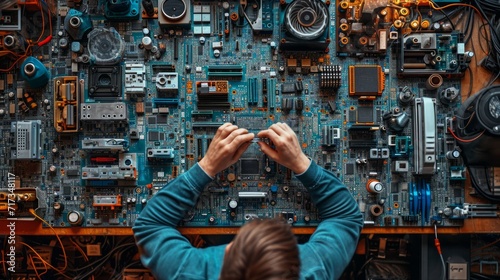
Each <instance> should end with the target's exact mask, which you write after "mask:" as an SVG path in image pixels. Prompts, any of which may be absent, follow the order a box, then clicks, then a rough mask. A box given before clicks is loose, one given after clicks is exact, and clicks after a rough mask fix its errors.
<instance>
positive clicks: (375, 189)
mask: <svg viewBox="0 0 500 280" xmlns="http://www.w3.org/2000/svg"><path fill="white" fill-rule="evenodd" d="M366 190H367V191H368V192H370V193H374V194H377V193H381V192H382V190H384V186H383V185H382V183H380V181H379V180H377V179H370V180H368V181H367V182H366Z"/></svg>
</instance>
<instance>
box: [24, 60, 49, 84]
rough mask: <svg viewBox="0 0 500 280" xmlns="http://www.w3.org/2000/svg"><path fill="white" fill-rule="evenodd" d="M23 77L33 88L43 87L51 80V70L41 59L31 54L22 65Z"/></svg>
mask: <svg viewBox="0 0 500 280" xmlns="http://www.w3.org/2000/svg"><path fill="white" fill-rule="evenodd" d="M21 77H23V79H24V80H25V81H26V82H27V83H28V85H29V86H30V87H31V88H41V87H44V86H46V85H47V83H48V82H49V78H50V76H49V71H48V70H47V68H45V66H43V63H42V62H40V60H38V59H36V58H34V57H32V56H30V57H28V58H26V59H25V60H24V62H23V64H22V65H21Z"/></svg>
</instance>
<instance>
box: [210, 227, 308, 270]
mask: <svg viewBox="0 0 500 280" xmlns="http://www.w3.org/2000/svg"><path fill="white" fill-rule="evenodd" d="M299 272H300V258H299V248H298V246H297V240H296V238H295V236H294V234H293V233H292V231H291V229H290V225H288V224H287V223H285V222H284V221H281V220H276V219H263V220H254V221H252V222H250V223H248V224H246V225H244V226H243V227H242V228H241V229H240V232H239V233H238V234H237V235H236V237H235V239H234V240H233V242H232V243H231V244H229V245H228V247H227V249H226V254H225V256H224V263H223V265H222V271H221V275H220V278H219V279H220V280H236V279H238V280H278V279H279V280H281V279H283V280H292V279H299Z"/></svg>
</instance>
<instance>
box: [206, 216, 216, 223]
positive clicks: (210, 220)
mask: <svg viewBox="0 0 500 280" xmlns="http://www.w3.org/2000/svg"><path fill="white" fill-rule="evenodd" d="M208 222H209V223H210V224H214V223H215V217H214V216H210V217H208Z"/></svg>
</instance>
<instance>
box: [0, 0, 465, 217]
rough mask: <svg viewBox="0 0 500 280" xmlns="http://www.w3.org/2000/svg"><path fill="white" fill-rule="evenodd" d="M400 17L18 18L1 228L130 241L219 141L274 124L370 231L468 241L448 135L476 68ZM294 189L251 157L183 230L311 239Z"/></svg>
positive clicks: (212, 187) (86, 14) (165, 9)
mask: <svg viewBox="0 0 500 280" xmlns="http://www.w3.org/2000/svg"><path fill="white" fill-rule="evenodd" d="M49 2H54V3H49ZM389 2H395V0H392V1H389ZM397 2H398V3H399V4H398V5H388V4H387V1H371V2H369V3H368V2H367V3H365V1H338V2H330V1H321V0H313V1H309V0H307V1H306V0H293V1H290V0H287V1H274V0H256V1H251V2H248V1H246V0H242V1H238V2H237V1H227V2H224V1H202V2H191V1H189V0H177V1H174V0H158V1H156V0H153V1H138V0H129V1H105V0H99V1H97V0H82V1H69V0H68V1H63V0H59V1H48V2H44V1H38V4H37V5H35V7H32V6H29V5H21V4H20V5H16V6H15V7H14V8H12V11H13V12H12V14H16V12H17V11H19V15H20V17H19V18H18V20H19V21H20V24H19V28H17V27H11V26H10V25H9V26H7V27H9V28H13V29H6V26H4V25H0V36H1V37H2V40H3V41H2V42H3V44H2V45H0V53H2V55H1V56H0V60H1V61H2V62H1V63H0V65H1V66H2V68H5V69H7V70H6V71H2V72H0V114H1V115H0V124H1V127H0V129H1V133H2V136H3V137H2V139H1V140H0V153H1V156H0V171H1V175H2V178H3V180H4V181H5V182H7V181H8V180H10V179H9V178H11V177H12V178H15V179H12V182H13V183H14V185H15V188H14V189H8V188H5V189H3V190H2V193H0V200H1V201H0V215H2V216H3V217H7V216H9V213H10V211H14V215H15V216H16V217H19V218H24V219H33V216H32V215H31V214H30V213H29V210H30V209H33V210H35V211H36V212H37V213H38V214H39V215H40V216H42V217H43V218H44V219H45V220H47V221H48V222H49V223H50V224H51V225H53V226H56V227H75V226H76V227H130V226H132V225H133V224H134V221H135V219H136V218H137V217H138V215H139V214H140V212H141V210H142V209H143V208H144V207H145V206H146V205H147V203H148V201H149V200H150V199H151V198H152V197H153V196H154V195H155V193H156V192H158V191H159V190H160V189H162V188H164V187H165V185H166V184H167V183H168V182H170V181H172V180H173V179H175V178H176V177H178V176H179V175H180V174H182V173H183V172H185V171H187V170H188V169H189V168H190V167H192V166H193V165H194V164H196V162H198V161H199V160H200V159H201V158H202V157H203V156H204V154H205V153H206V151H207V149H208V147H209V145H210V142H211V140H212V138H213V137H214V134H215V132H216V130H217V128H218V127H219V126H220V125H222V124H223V123H225V122H231V123H234V124H236V125H238V126H239V127H244V128H247V129H249V131H251V132H258V131H260V130H263V129H266V128H267V127H269V126H270V125H272V124H273V123H276V122H285V123H287V124H288V125H290V127H292V129H293V130H294V131H295V133H296V134H297V137H298V139H299V142H300V144H301V146H302V148H303V151H304V152H305V153H306V154H307V155H308V156H309V157H311V158H312V159H313V160H314V161H316V162H317V163H318V164H319V165H320V166H322V167H324V168H326V169H328V170H330V171H332V172H334V173H335V174H336V175H337V176H338V177H339V178H340V180H341V181H342V182H343V183H344V184H345V185H346V186H347V187H348V189H349V190H350V192H351V194H352V196H353V198H354V199H355V200H356V201H357V202H358V205H359V208H360V211H361V212H362V213H363V216H364V219H365V226H379V227H397V226H431V225H433V223H434V222H438V223H440V224H441V225H442V226H460V225H462V223H463V218H464V216H463V215H462V214H461V213H462V212H461V211H460V210H461V209H462V207H463V203H464V195H465V194H464V187H463V183H464V180H465V177H464V176H465V167H464V164H463V161H462V159H461V157H460V151H459V150H458V149H457V147H456V143H455V140H454V138H453V137H452V135H451V134H450V133H449V131H448V128H450V127H451V126H452V125H453V117H454V116H455V113H456V111H457V110H458V109H459V108H460V105H461V90H462V89H461V77H462V76H463V74H464V71H465V69H466V68H467V67H468V65H467V64H468V62H469V60H470V56H471V52H468V51H467V50H466V48H465V44H464V42H463V34H462V33H461V31H460V30H453V29H450V27H449V26H447V25H444V24H441V21H440V20H441V18H440V15H439V14H438V13H434V14H433V13H432V8H431V7H430V6H428V5H422V4H420V6H419V4H416V2H414V1H409V0H402V1H400V0H398V1H397ZM400 2H401V3H400ZM402 2H404V3H402ZM179 7H180V11H179ZM417 11H418V14H420V15H423V16H416V15H417ZM2 12H3V11H2ZM21 12H22V13H21ZM42 14H43V15H45V17H44V18H42V17H41V15H42ZM21 15H22V16H21ZM49 15H50V16H49ZM37 20H38V23H40V22H44V25H43V26H44V27H43V29H42V30H41V31H40V30H39V29H40V26H41V24H37ZM49 21H50V23H51V24H50V29H49V27H48V26H49ZM37 30H38V32H35V31H37ZM37 34H42V35H44V34H45V36H47V39H46V40H47V41H46V42H44V44H41V43H40V39H38V36H37ZM41 37H42V38H45V37H43V36H41ZM6 38H7V39H6ZM37 39H38V40H39V41H37ZM6 40H7V41H6ZM11 40H12V41H11ZM12 42H14V43H12ZM37 42H38V44H36V43H37ZM32 45H33V47H32ZM2 51H3V52H2ZM7 52H8V53H9V55H10V57H8V56H7V55H4V54H6V53H7ZM18 57H19V59H18V60H16V59H17V58H18ZM25 57H30V58H32V59H33V60H28V59H27V58H25ZM11 66H12V67H11ZM9 174H10V175H9ZM293 175H294V174H293V173H292V172H291V170H289V169H286V168H285V167H282V166H279V165H278V164H277V163H276V162H273V161H272V160H271V159H270V158H268V157H267V156H266V155H264V154H263V153H262V152H260V151H259V149H258V145H257V144H252V145H251V146H250V147H249V149H248V150H247V151H246V152H245V153H244V154H243V156H242V158H241V159H240V160H239V161H238V162H237V163H235V164H234V165H232V166H231V167H230V168H228V169H227V170H225V171H223V172H221V173H220V174H218V175H217V177H216V180H214V181H213V182H212V183H211V184H209V185H208V186H207V187H206V189H205V191H204V192H203V193H202V194H201V196H200V198H199V201H198V203H197V205H196V206H195V207H194V208H193V209H192V210H191V211H189V212H188V213H186V215H185V218H184V219H183V221H182V222H181V226H190V227H217V226H240V225H242V224H244V223H245V222H247V221H249V220H251V219H254V218H264V217H281V218H283V219H285V220H287V221H288V222H289V223H290V224H293V225H294V226H315V225H317V224H318V223H319V222H320V221H321V217H320V216H319V215H318V212H317V210H316V208H315V206H314V204H313V203H312V202H311V199H310V197H309V194H308V192H307V190H306V189H305V188H304V186H303V185H302V184H301V183H300V182H299V181H298V180H297V179H295V178H294V176H293ZM9 176H10V177H9ZM9 182H10V181H9ZM11 191H12V192H11ZM11 193H13V195H11V196H12V197H15V198H16V199H15V203H14V204H12V205H10V200H8V198H9V194H11Z"/></svg>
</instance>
